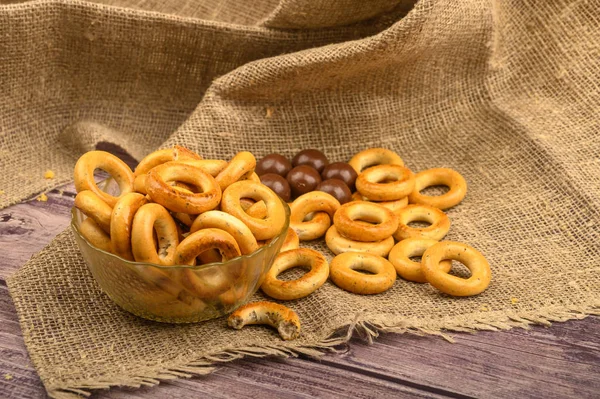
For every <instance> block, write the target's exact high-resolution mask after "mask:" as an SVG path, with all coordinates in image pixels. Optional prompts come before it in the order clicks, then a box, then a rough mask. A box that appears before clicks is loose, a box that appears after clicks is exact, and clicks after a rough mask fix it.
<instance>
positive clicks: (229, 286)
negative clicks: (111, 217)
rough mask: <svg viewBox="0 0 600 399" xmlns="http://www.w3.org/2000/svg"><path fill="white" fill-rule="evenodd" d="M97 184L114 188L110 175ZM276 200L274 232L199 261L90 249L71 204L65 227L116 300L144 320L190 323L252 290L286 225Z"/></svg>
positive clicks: (222, 310) (231, 306) (230, 307)
mask: <svg viewBox="0 0 600 399" xmlns="http://www.w3.org/2000/svg"><path fill="white" fill-rule="evenodd" d="M98 186H99V187H100V188H101V189H102V190H104V191H107V192H109V193H110V192H113V194H114V193H115V192H118V187H117V188H116V189H115V187H114V186H116V184H114V182H112V181H111V179H107V180H105V181H103V182H100V183H99V184H98ZM282 203H283V204H284V209H285V215H286V216H285V218H286V220H285V224H284V228H283V230H282V231H281V232H280V233H279V234H278V235H277V236H275V237H274V238H273V239H271V240H270V241H269V242H267V243H266V244H265V245H263V246H262V247H260V248H259V249H258V250H257V251H255V252H253V253H251V254H249V255H243V256H239V257H237V258H234V259H231V260H229V261H227V262H220V263H210V264H206V265H199V266H187V265H179V266H161V265H156V264H151V263H143V262H132V261H129V260H126V259H123V258H121V257H119V256H117V255H114V254H112V253H109V252H106V251H103V250H101V249H99V248H96V247H94V246H93V245H92V244H90V243H89V242H88V241H87V240H86V239H85V238H84V237H83V236H82V235H81V233H80V232H79V226H80V225H81V223H82V222H83V221H84V220H85V218H86V216H85V215H84V214H83V213H82V212H81V211H80V210H79V209H77V208H75V207H73V209H72V211H71V214H72V218H71V228H72V229H73V232H74V235H75V241H76V242H77V245H78V246H79V250H80V251H81V256H82V257H83V260H84V261H85V263H86V264H87V266H88V268H89V269H90V271H91V272H92V275H93V276H94V278H95V279H96V281H97V282H98V284H99V285H100V287H101V288H102V290H103V291H104V292H105V293H106V294H107V295H108V296H109V297H110V298H111V299H112V300H113V301H114V302H115V303H116V304H117V305H119V306H120V307H121V308H123V309H125V310H126V311H128V312H131V313H133V314H134V315H136V316H139V317H143V318H145V319H150V320H155V321H160V322H167V323H192V322H198V321H202V320H208V319H213V318H216V317H220V316H223V315H226V314H228V313H230V312H232V311H234V310H235V309H236V308H238V307H239V306H241V305H243V304H244V303H246V301H248V299H249V298H250V297H251V296H252V295H253V294H254V293H255V292H256V291H257V290H258V288H259V287H260V285H261V283H262V281H263V279H264V277H265V275H266V273H267V271H268V270H269V268H270V267H271V265H272V264H273V261H274V260H275V257H276V256H277V255H278V254H279V250H280V249H281V245H282V244H283V241H284V240H285V236H286V234H287V230H288V227H289V221H290V209H289V207H288V205H287V204H286V203H285V202H283V201H282Z"/></svg>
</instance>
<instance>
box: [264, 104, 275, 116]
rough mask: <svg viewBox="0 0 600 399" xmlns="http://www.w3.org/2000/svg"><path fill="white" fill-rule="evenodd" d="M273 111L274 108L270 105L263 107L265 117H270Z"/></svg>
mask: <svg viewBox="0 0 600 399" xmlns="http://www.w3.org/2000/svg"><path fill="white" fill-rule="evenodd" d="M274 112H275V110H274V109H273V108H271V107H267V108H266V109H265V118H270V117H272V116H273V113H274Z"/></svg>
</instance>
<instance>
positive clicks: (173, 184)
mask: <svg viewBox="0 0 600 399" xmlns="http://www.w3.org/2000/svg"><path fill="white" fill-rule="evenodd" d="M167 184H168V185H169V186H171V187H178V188H180V189H185V190H188V191H191V192H192V193H194V194H197V193H202V192H203V191H202V188H201V187H198V186H195V185H193V184H190V183H186V182H181V181H168V182H167Z"/></svg>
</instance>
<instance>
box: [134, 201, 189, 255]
mask: <svg viewBox="0 0 600 399" xmlns="http://www.w3.org/2000/svg"><path fill="white" fill-rule="evenodd" d="M155 230H156V236H157V237H158V250H157V248H156V247H155V246H154V239H153V235H154V231H155ZM178 244H179V234H178V231H177V225H176V224H175V221H174V220H173V218H172V217H171V215H170V214H169V212H168V211H167V210H166V209H165V208H164V207H163V206H162V205H159V204H153V203H152V204H145V205H142V206H141V207H140V208H139V209H138V210H137V212H136V213H135V215H134V216H133V224H132V227H131V252H132V253H133V258H134V259H135V260H136V261H137V262H147V263H156V264H159V265H172V264H174V259H175V249H176V248H177V245H178Z"/></svg>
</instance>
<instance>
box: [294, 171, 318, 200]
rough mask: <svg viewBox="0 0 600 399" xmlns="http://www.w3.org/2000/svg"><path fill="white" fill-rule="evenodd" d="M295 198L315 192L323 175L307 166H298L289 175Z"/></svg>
mask: <svg viewBox="0 0 600 399" xmlns="http://www.w3.org/2000/svg"><path fill="white" fill-rule="evenodd" d="M287 181H288V183H290V187H291V189H292V195H293V196H294V197H297V196H300V195H302V194H306V193H308V192H309V191H313V190H314V189H315V188H316V187H317V185H319V183H321V175H320V174H319V172H317V170H316V169H314V168H311V167H310V166H307V165H300V166H296V167H295V168H294V169H292V170H290V173H288V174H287Z"/></svg>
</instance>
